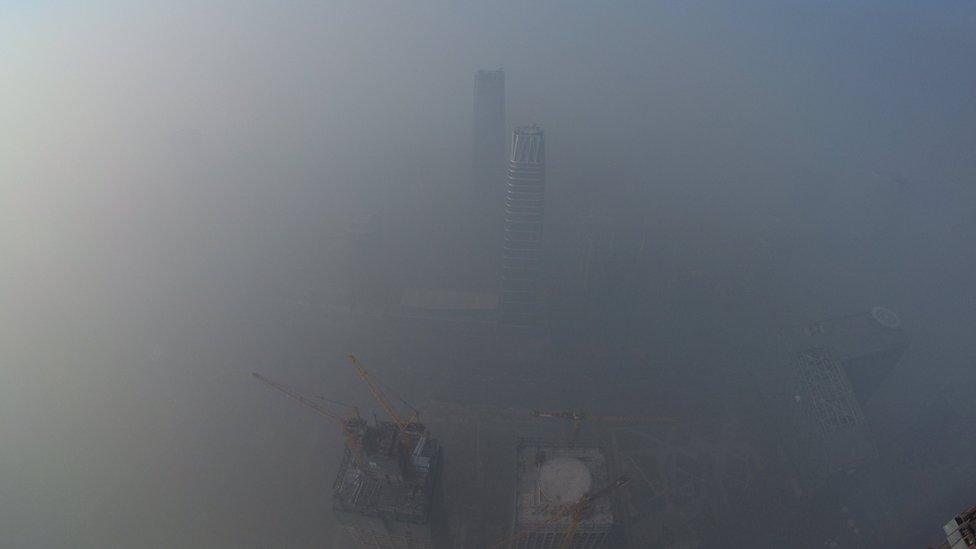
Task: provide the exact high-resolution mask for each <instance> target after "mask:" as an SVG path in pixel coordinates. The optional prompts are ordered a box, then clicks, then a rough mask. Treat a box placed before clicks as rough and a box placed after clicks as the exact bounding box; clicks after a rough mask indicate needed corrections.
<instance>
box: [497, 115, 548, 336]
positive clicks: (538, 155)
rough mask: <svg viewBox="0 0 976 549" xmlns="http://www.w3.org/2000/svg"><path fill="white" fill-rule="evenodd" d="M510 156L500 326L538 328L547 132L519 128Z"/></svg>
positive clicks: (542, 318) (542, 317) (541, 319)
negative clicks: (545, 133)
mask: <svg viewBox="0 0 976 549" xmlns="http://www.w3.org/2000/svg"><path fill="white" fill-rule="evenodd" d="M510 158H511V160H510V162H509V167H508V184H507V186H506V190H505V230H504V242H503V244H502V265H501V289H500V290H501V296H500V297H501V299H500V301H501V306H500V309H501V310H500V313H501V314H500V318H499V324H500V326H501V327H503V328H511V329H517V330H537V329H540V328H542V327H543V325H544V323H545V315H544V310H543V303H542V299H541V295H540V290H541V288H540V287H539V282H540V274H541V270H542V262H543V253H542V252H543V248H542V226H543V215H544V209H545V208H544V202H545V200H544V199H545V183H546V155H545V135H544V133H543V131H542V129H541V128H539V127H538V126H525V127H521V128H516V129H515V131H514V132H513V134H512V149H511V156H510Z"/></svg>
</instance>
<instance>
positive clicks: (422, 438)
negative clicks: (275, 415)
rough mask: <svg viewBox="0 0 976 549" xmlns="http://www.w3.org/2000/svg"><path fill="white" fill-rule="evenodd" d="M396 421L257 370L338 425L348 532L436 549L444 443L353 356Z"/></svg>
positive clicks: (378, 548)
mask: <svg viewBox="0 0 976 549" xmlns="http://www.w3.org/2000/svg"><path fill="white" fill-rule="evenodd" d="M349 361H350V363H351V364H352V365H353V366H354V367H355V368H356V372H357V374H358V375H359V377H360V378H361V379H362V380H363V381H365V382H366V383H367V385H368V386H369V390H370V392H371V393H372V394H373V397H374V398H375V399H376V400H377V402H378V403H379V404H381V405H382V407H383V409H384V410H386V412H387V414H389V416H390V417H391V419H392V420H393V421H380V420H374V421H373V423H372V424H371V423H369V422H367V421H366V420H365V419H363V418H362V417H360V415H359V411H358V410H356V409H355V408H353V409H352V411H351V413H350V414H349V415H346V416H343V415H340V414H337V413H334V412H332V411H330V410H328V409H327V408H325V407H323V406H322V405H320V404H319V403H317V402H315V401H313V400H310V399H308V398H306V397H305V396H303V395H301V394H300V393H298V392H296V391H294V390H292V389H291V388H289V387H286V386H284V385H281V384H280V383H277V382H275V381H272V380H270V379H268V378H266V377H264V376H262V375H260V374H254V377H256V378H257V379H259V380H261V381H263V382H264V383H266V384H268V385H270V386H271V387H273V388H275V389H277V390H279V391H281V392H282V393H284V394H286V395H288V396H289V397H291V398H293V399H295V400H297V401H298V402H300V403H302V404H303V405H305V406H307V407H309V408H311V409H313V410H315V411H316V412H318V413H319V414H320V415H322V416H324V417H325V418H327V419H329V420H331V421H332V422H333V423H335V424H337V425H338V426H339V427H340V428H341V429H342V433H343V435H344V437H345V452H344V453H343V458H342V462H341V464H340V466H339V472H338V474H337V475H336V480H335V482H334V483H333V486H332V508H333V511H334V512H335V515H336V518H337V519H338V521H339V523H340V524H341V525H342V526H343V528H344V529H345V531H346V533H347V534H348V535H349V537H350V538H352V539H353V540H354V541H356V542H357V543H358V544H359V545H360V546H361V547H363V548H367V549H434V547H435V543H434V539H435V533H434V530H433V522H434V521H433V520H432V515H433V513H434V508H435V501H436V499H437V497H436V495H437V493H438V486H437V485H438V478H439V476H440V472H441V468H442V452H441V446H440V444H439V443H438V441H437V439H435V438H433V437H432V436H431V435H430V433H429V432H428V431H427V428H426V426H425V425H424V424H423V423H420V422H418V421H416V419H417V418H416V415H414V416H411V417H410V418H409V419H404V417H403V416H401V415H400V414H399V412H397V410H396V409H395V408H393V406H392V405H391V404H390V402H389V400H388V399H387V398H386V396H385V395H384V394H383V391H382V389H381V388H380V387H379V385H378V383H377V382H376V381H375V380H373V378H372V377H371V376H370V375H369V373H368V372H367V371H366V369H365V368H364V367H363V366H362V365H361V364H360V363H359V362H358V361H357V360H356V359H355V357H352V356H350V357H349Z"/></svg>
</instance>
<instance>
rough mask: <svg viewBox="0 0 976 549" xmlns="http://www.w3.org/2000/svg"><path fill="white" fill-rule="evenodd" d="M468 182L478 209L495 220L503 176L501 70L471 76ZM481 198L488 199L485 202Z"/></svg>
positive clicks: (503, 105)
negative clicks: (470, 167) (485, 211)
mask: <svg viewBox="0 0 976 549" xmlns="http://www.w3.org/2000/svg"><path fill="white" fill-rule="evenodd" d="M473 146H474V150H473V162H472V170H473V174H472V184H473V185H474V193H473V195H474V197H475V200H476V201H477V202H478V203H479V204H478V207H479V208H480V209H482V210H484V209H490V208H497V210H498V211H490V210H489V213H490V214H492V215H493V216H494V217H495V218H496V219H497V213H498V212H499V211H500V210H501V196H502V189H503V187H504V177H505V160H506V159H505V73H504V72H503V71H501V70H497V71H478V72H477V73H476V74H475V79H474V140H473ZM485 201H489V203H488V204H485V203H484V202H485Z"/></svg>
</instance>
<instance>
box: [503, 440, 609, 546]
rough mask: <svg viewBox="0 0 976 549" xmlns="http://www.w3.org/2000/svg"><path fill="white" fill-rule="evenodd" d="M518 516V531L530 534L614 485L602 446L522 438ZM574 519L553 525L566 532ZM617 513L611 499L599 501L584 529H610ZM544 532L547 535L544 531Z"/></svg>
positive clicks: (519, 447)
mask: <svg viewBox="0 0 976 549" xmlns="http://www.w3.org/2000/svg"><path fill="white" fill-rule="evenodd" d="M516 452H517V453H516V457H517V473H516V488H515V490H516V495H515V515H516V529H517V530H521V529H523V528H526V529H529V528H532V526H533V525H538V524H539V523H542V522H544V521H546V520H548V519H550V518H552V517H553V515H556V514H558V513H559V512H561V511H564V510H565V509H566V508H567V507H569V506H570V505H572V504H574V503H576V502H577V501H579V498H580V497H581V496H583V495H584V494H587V493H590V492H593V491H594V490H599V489H600V488H602V487H604V486H606V485H607V484H609V483H610V475H609V472H608V470H607V460H606V456H605V455H604V453H603V450H602V448H600V447H598V446H587V445H580V444H577V445H572V444H569V443H563V442H558V441H547V440H541V439H526V438H521V439H519V441H518V445H517V450H516ZM569 523H570V518H569V516H566V517H564V518H563V519H562V520H560V521H556V522H554V523H552V524H551V525H550V526H549V529H552V530H556V531H559V530H563V529H565V528H566V527H568V526H569ZM612 525H613V511H612V508H611V503H610V499H609V498H600V499H597V500H596V501H594V502H593V505H592V507H591V513H590V514H589V515H588V516H587V517H586V518H585V519H584V520H583V522H582V523H581V524H580V528H581V529H582V530H584V531H585V530H598V529H599V530H602V529H609V528H610V527H611V526H612ZM539 531H540V532H541V531H543V530H539Z"/></svg>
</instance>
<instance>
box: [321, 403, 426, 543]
mask: <svg viewBox="0 0 976 549" xmlns="http://www.w3.org/2000/svg"><path fill="white" fill-rule="evenodd" d="M363 435H364V436H363V444H362V458H363V463H361V464H360V463H357V462H358V461H359V458H358V457H357V456H356V451H355V450H351V449H349V448H346V452H345V455H344V457H343V460H342V464H341V465H340V467H339V473H338V475H337V476H336V480H335V484H334V485H333V490H332V508H333V510H334V512H335V515H336V518H337V519H338V520H339V523H340V524H341V525H342V526H343V528H345V530H346V532H347V533H348V534H349V537H351V538H352V539H353V540H355V541H356V542H358V543H359V544H360V545H361V546H362V547H368V548H370V549H374V548H375V549H432V548H433V547H434V544H433V539H434V532H433V531H432V529H431V511H432V507H433V504H434V500H435V490H436V488H437V480H438V474H439V473H440V468H441V447H440V445H439V444H438V442H437V440H436V439H434V438H431V437H430V436H429V434H428V433H427V432H426V431H425V429H424V428H423V425H421V424H417V423H413V424H411V426H410V428H408V429H403V430H401V429H400V428H399V427H398V426H397V424H396V423H392V422H388V421H377V422H376V423H375V425H370V426H367V427H366V428H365V429H364V432H363Z"/></svg>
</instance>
